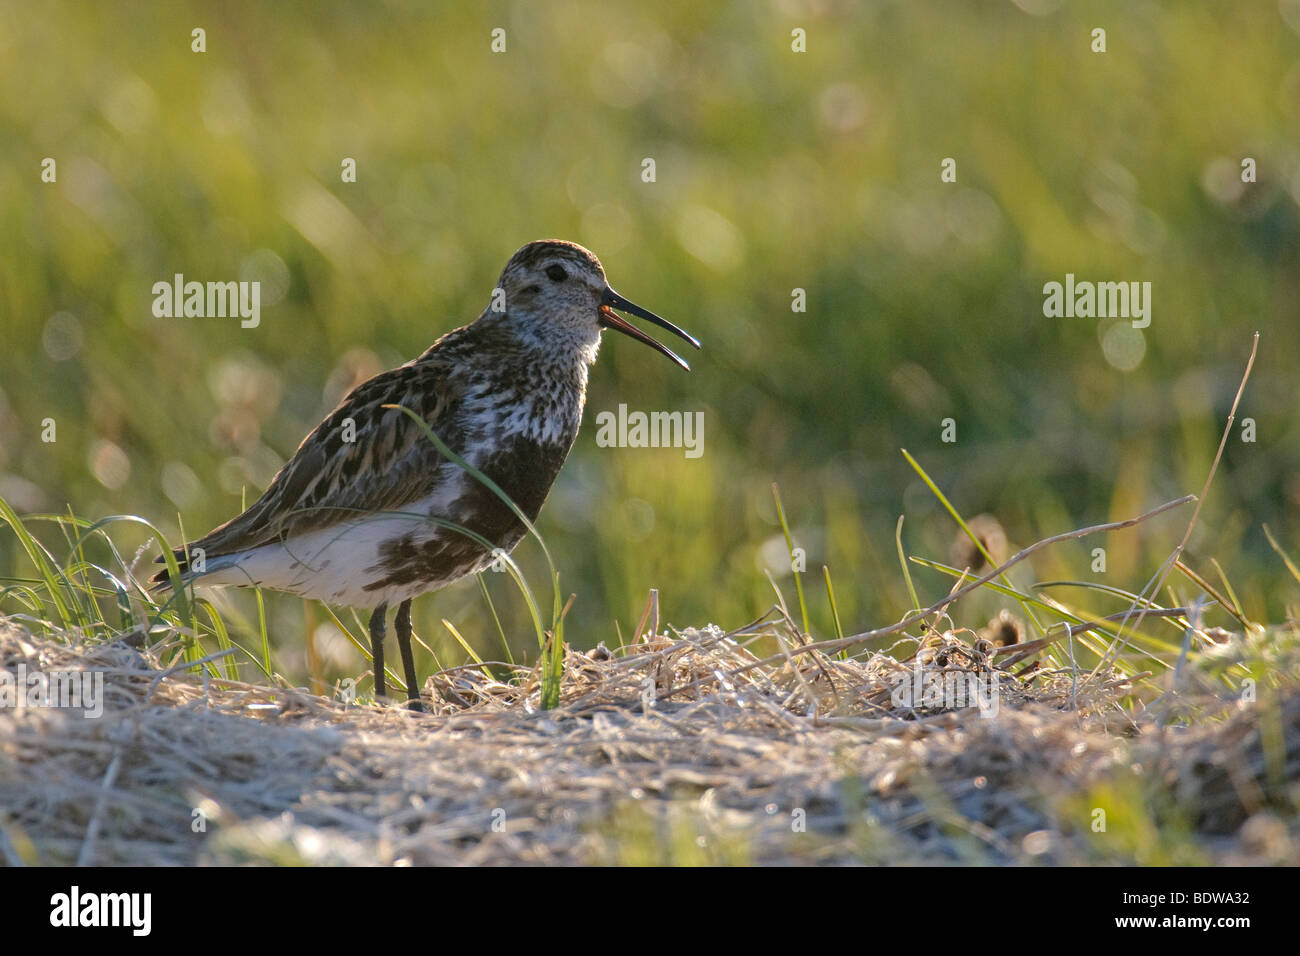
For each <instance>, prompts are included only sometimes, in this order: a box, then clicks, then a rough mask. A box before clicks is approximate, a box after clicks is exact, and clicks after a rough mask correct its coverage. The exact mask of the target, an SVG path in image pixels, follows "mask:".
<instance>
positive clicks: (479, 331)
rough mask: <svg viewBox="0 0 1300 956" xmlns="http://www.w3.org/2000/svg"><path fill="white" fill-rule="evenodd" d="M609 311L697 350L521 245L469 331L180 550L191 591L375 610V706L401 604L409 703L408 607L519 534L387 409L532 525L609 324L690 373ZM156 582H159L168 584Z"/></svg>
mask: <svg viewBox="0 0 1300 956" xmlns="http://www.w3.org/2000/svg"><path fill="white" fill-rule="evenodd" d="M502 303H503V304H504V310H501V309H500V305H501V304H502ZM494 305H495V306H496V307H497V308H496V309H494ZM611 307H616V308H619V309H622V310H624V311H629V312H632V313H633V314H635V315H640V316H641V317H643V318H647V319H649V320H650V321H653V322H655V323H656V324H659V325H661V326H663V327H666V328H669V329H671V330H672V331H674V332H676V333H677V334H679V335H681V336H682V337H683V338H686V339H687V340H688V341H690V342H691V343H692V344H693V345H695V346H696V347H697V348H698V343H697V342H695V340H694V339H692V338H691V337H690V336H688V335H686V333H684V332H681V330H680V329H677V328H676V327H675V326H672V325H671V324H670V323H667V322H665V321H664V320H662V319H660V318H659V317H658V316H655V315H653V314H652V313H649V312H646V311H645V310H644V309H641V308H640V307H638V306H635V305H633V304H632V303H630V302H627V300H625V299H622V298H621V297H620V296H618V295H617V293H615V292H613V290H612V289H610V288H609V286H608V284H607V283H606V282H605V274H604V270H603V269H602V267H601V264H600V262H599V260H598V259H597V258H596V257H595V256H594V255H593V254H592V253H590V252H589V251H587V250H586V249H584V248H582V247H581V246H579V245H576V244H574V243H569V242H561V241H558V240H543V241H539V242H532V243H529V244H528V245H526V246H524V247H523V248H522V249H520V250H519V251H518V252H516V253H515V255H514V256H513V257H512V258H511V259H510V261H509V263H507V265H506V267H505V269H504V270H503V272H502V274H501V279H500V282H499V285H498V290H497V294H494V302H493V303H492V304H489V306H488V308H487V309H485V310H484V312H483V313H482V314H481V315H480V316H479V318H478V319H477V320H476V321H475V322H473V323H472V324H470V325H467V326H464V327H463V328H459V329H456V330H454V331H452V332H449V333H447V334H446V335H444V336H443V337H442V338H440V339H439V340H438V341H437V342H436V343H434V345H433V346H432V347H431V348H430V349H429V350H428V351H426V352H425V353H424V354H423V355H421V356H420V357H419V358H417V359H414V360H413V361H411V362H408V363H406V364H405V365H402V366H400V367H399V368H395V369H392V370H390V371H387V372H383V373H381V374H379V375H376V376H375V377H374V378H372V379H370V380H369V381H367V382H364V383H362V384H361V385H359V386H357V387H356V388H354V389H353V390H352V391H351V392H350V393H349V394H348V395H347V396H346V397H345V398H344V399H343V401H342V402H341V403H340V404H339V406H338V407H337V408H336V409H335V410H334V411H333V412H331V413H330V415H329V416H328V417H327V418H326V419H325V420H324V421H323V422H321V423H320V425H318V426H317V427H316V428H315V429H314V430H313V431H312V433H311V434H310V435H308V436H307V437H306V438H305V439H304V440H303V442H302V444H301V445H299V447H298V450H297V452H296V453H295V454H294V455H293V457H292V458H291V459H290V460H289V462H288V463H287V464H285V466H284V467H283V468H282V469H280V471H279V473H278V474H277V475H276V476H275V478H274V479H273V480H272V482H271V485H270V487H268V488H267V489H266V492H265V493H264V494H263V495H262V496H261V497H260V498H259V499H258V500H257V501H256V502H254V503H253V505H252V506H251V507H249V508H248V510H246V511H245V512H244V513H243V514H241V515H239V516H238V517H235V518H233V519H231V520H230V521H228V522H226V523H225V524H223V525H221V526H220V527H218V528H216V529H214V530H213V531H211V532H209V533H208V534H207V535H205V536H203V537H202V538H200V539H199V540H197V541H195V542H193V543H192V544H190V545H189V546H188V549H177V550H176V552H175V554H176V558H177V560H178V562H179V563H180V566H181V569H182V572H183V575H184V581H185V583H187V584H188V583H196V584H201V585H234V586H258V587H267V588H273V589H277V590H282V591H289V592H292V593H295V594H300V595H302V596H303V597H308V598H315V599H319V600H323V601H328V602H332V603H339V604H346V605H352V606H355V607H365V608H374V609H375V614H374V615H373V616H372V619H371V638H372V643H373V644H374V650H375V653H374V657H375V677H376V690H377V692H378V693H380V694H382V693H383V676H382V674H383V666H382V659H383V658H382V647H383V626H384V611H385V610H386V608H387V607H388V605H390V604H392V603H394V602H397V603H399V605H400V606H399V610H398V618H397V631H398V638H399V644H400V645H401V649H402V654H403V664H404V666H405V668H406V679H407V691H408V695H410V697H411V699H412V700H415V699H417V698H418V694H417V692H416V689H415V675H414V669H413V665H412V664H411V663H410V647H409V641H410V599H411V598H412V597H414V596H416V595H418V594H421V593H423V592H425V591H429V590H432V589H434V588H438V587H442V586H443V585H446V584H449V583H450V582H452V581H455V580H456V579H458V578H461V577H463V576H465V575H467V574H472V573H474V572H476V571H480V570H482V569H483V568H485V567H486V566H487V565H488V564H489V563H491V561H492V560H493V552H492V549H491V548H489V547H485V546H484V544H483V543H481V542H480V541H479V540H478V539H479V538H481V539H486V541H487V542H490V543H491V544H492V545H493V546H494V547H497V548H500V549H502V550H504V551H509V550H511V549H512V548H513V547H514V546H515V545H516V544H518V543H519V541H520V539H521V538H522V537H523V535H524V531H525V529H524V526H523V524H522V523H521V522H520V521H519V520H518V517H517V516H516V515H515V514H514V513H513V512H512V511H511V510H510V508H509V507H508V506H507V505H506V504H505V503H504V502H502V501H501V500H500V499H499V498H498V497H497V496H496V495H495V494H494V493H493V492H492V491H491V490H490V489H489V488H487V487H486V486H485V485H484V484H482V483H481V482H480V481H478V480H477V479H476V478H474V477H473V476H471V475H470V474H469V473H468V472H466V471H465V470H464V469H463V468H461V466H460V465H458V464H456V463H454V462H452V461H450V460H448V459H445V458H443V456H442V455H441V454H440V453H439V452H438V450H437V448H436V447H435V446H434V444H433V443H432V442H431V441H429V439H428V437H427V436H426V435H425V434H424V432H423V430H422V429H421V428H420V426H419V425H418V424H417V423H416V422H414V421H412V420H411V419H410V417H409V416H408V415H407V414H406V413H405V412H402V411H400V410H398V409H395V408H386V407H385V406H390V405H400V406H402V407H404V408H408V409H411V410H412V411H414V412H416V413H417V414H418V415H420V416H421V417H422V418H423V419H424V421H426V422H427V423H428V425H429V427H430V429H431V430H432V431H433V433H434V434H435V435H437V436H438V438H439V439H440V440H441V441H443V442H444V443H445V444H446V445H447V447H448V448H450V449H451V450H452V451H453V452H455V453H456V454H457V455H459V456H460V457H462V458H464V459H465V460H466V461H467V462H468V463H469V464H470V465H472V466H474V467H475V468H477V469H479V470H480V471H482V472H483V473H484V474H485V475H487V477H489V478H491V479H492V480H493V481H494V482H495V483H496V484H498V485H499V486H500V487H501V488H502V490H504V491H505V492H506V494H508V495H509V496H510V498H511V500H513V501H514V502H515V503H516V504H517V505H518V506H519V508H520V510H522V511H523V512H524V514H526V515H527V516H528V517H529V519H530V520H532V519H535V518H536V517H537V514H538V512H539V511H540V510H541V507H542V503H543V502H544V501H545V500H546V496H547V494H548V493H549V491H550V488H551V485H552V483H553V482H554V481H555V478H556V475H558V474H559V471H560V467H561V466H562V465H563V464H564V460H565V458H566V457H567V456H568V453H569V449H570V448H571V447H572V445H573V442H574V439H575V438H576V437H577V434H578V426H579V424H580V423H581V421H582V410H583V406H584V404H585V401H586V391H587V372H588V369H589V367H590V366H591V364H592V363H593V362H594V361H595V360H596V353H597V350H598V348H599V345H600V333H601V330H602V328H606V327H614V328H617V329H619V331H622V332H625V333H627V334H629V335H632V336H633V337H634V338H638V339H640V340H641V341H643V342H646V343H647V344H650V345H653V346H654V347H655V348H657V349H658V350H659V351H661V352H664V353H665V354H667V355H669V357H671V358H673V359H674V360H676V361H677V362H678V363H679V364H682V365H683V366H684V365H685V363H684V362H682V361H681V359H678V358H677V357H676V356H675V355H673V354H672V353H671V352H669V351H668V350H667V349H665V348H664V347H663V346H662V345H659V343H657V342H655V341H654V340H653V339H650V338H649V336H646V335H645V334H644V333H642V332H641V331H640V330H639V329H636V328H635V327H633V326H631V325H630V324H628V323H627V322H626V321H625V320H624V319H622V318H621V317H619V316H617V315H616V314H615V313H614V312H613V311H612V308H611ZM448 522H450V523H454V524H456V525H459V526H461V527H463V528H465V529H467V530H468V531H470V532H472V535H466V534H464V533H463V532H461V531H458V530H456V529H454V528H451V527H448V526H447V523H448ZM200 554H201V555H202V565H200V564H199V561H198V555H200ZM191 559H193V561H194V567H193V568H191V567H190V564H189V561H190V560H191ZM200 568H201V569H200ZM154 581H155V582H156V583H157V584H159V585H160V586H166V585H167V580H166V572H159V573H158V574H157V575H155V577H154Z"/></svg>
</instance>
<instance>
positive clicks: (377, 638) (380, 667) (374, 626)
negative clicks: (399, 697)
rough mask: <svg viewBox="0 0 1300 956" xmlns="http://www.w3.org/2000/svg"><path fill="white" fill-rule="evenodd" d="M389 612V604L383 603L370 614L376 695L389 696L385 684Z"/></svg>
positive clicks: (371, 653)
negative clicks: (385, 654)
mask: <svg viewBox="0 0 1300 956" xmlns="http://www.w3.org/2000/svg"><path fill="white" fill-rule="evenodd" d="M387 613H388V605H387V604H381V605H379V607H377V608H375V609H374V611H372V612H371V614H370V658H371V660H372V661H373V663H374V671H375V696H376V697H387V696H388V688H387V687H386V686H385V685H384V615H385V614H387Z"/></svg>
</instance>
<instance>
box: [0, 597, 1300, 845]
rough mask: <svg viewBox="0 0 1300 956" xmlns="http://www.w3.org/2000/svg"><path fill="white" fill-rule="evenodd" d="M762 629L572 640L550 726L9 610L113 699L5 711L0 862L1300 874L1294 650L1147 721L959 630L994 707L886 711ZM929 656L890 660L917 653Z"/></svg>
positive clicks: (46, 648) (547, 719)
mask: <svg viewBox="0 0 1300 956" xmlns="http://www.w3.org/2000/svg"><path fill="white" fill-rule="evenodd" d="M965 633H967V634H968V633H969V632H965ZM760 637H762V638H764V639H766V640H768V641H770V640H772V638H776V639H778V641H779V642H783V644H784V646H787V647H790V646H794V645H795V644H796V643H797V640H798V639H797V636H796V632H795V631H793V630H792V629H791V628H789V626H788V624H787V623H783V622H781V621H779V620H777V621H767V622H764V623H761V624H759V625H755V626H753V627H751V628H749V629H747V630H745V631H742V632H736V633H733V634H730V635H724V634H722V633H721V632H720V631H718V630H717V629H713V628H707V629H704V630H699V631H696V630H687V631H685V632H683V633H681V634H680V635H678V636H676V637H674V638H670V637H667V636H659V637H654V638H652V639H649V640H643V641H640V642H639V643H637V644H636V645H634V646H632V647H630V648H626V649H622V650H620V651H619V652H617V653H613V654H607V653H605V652H604V651H603V649H602V650H598V651H596V652H593V653H591V654H583V653H579V652H572V651H571V652H570V653H569V654H568V656H567V658H566V674H565V680H564V696H563V701H562V704H561V706H560V707H559V709H558V710H554V711H550V712H546V713H541V712H538V710H537V708H536V703H537V694H538V691H537V688H536V683H535V681H532V682H530V681H529V679H528V677H527V675H526V674H521V675H518V676H519V679H518V680H513V681H510V682H507V683H502V682H500V681H497V680H494V679H492V678H490V677H488V676H486V675H485V674H484V673H483V672H482V671H480V670H478V669H470V668H460V669H454V670H452V671H447V672H444V673H442V674H440V675H437V676H436V677H434V678H432V680H431V682H430V689H432V690H434V692H435V693H436V694H437V699H438V700H439V701H440V703H439V704H438V705H437V708H436V709H437V711H438V712H437V713H436V714H434V715H418V714H410V713H406V712H404V711H402V710H398V709H396V708H390V709H382V708H378V707H373V706H352V707H345V706H343V705H342V704H340V703H336V702H332V701H329V700H326V699H323V698H319V697H315V696H311V695H309V694H307V693H304V692H303V691H301V690H296V689H293V688H287V687H280V688H274V687H266V686H255V685H248V684H240V683H233V682H226V681H217V680H213V679H209V680H206V681H200V680H199V678H198V677H196V676H195V675H193V673H192V672H187V673H174V674H171V675H169V676H165V677H161V678H160V676H159V673H160V672H159V671H158V670H157V667H156V662H157V660H158V650H157V648H156V647H155V648H154V649H153V650H146V651H139V650H136V649H135V648H133V647H132V646H130V645H129V643H127V642H124V641H118V642H114V643H111V644H100V645H93V646H78V645H76V644H75V643H62V642H52V641H46V640H41V639H37V638H34V637H32V636H31V635H30V634H29V633H28V632H26V631H25V630H23V629H21V628H20V627H19V626H18V625H17V624H15V623H14V622H12V621H5V620H3V619H0V665H2V666H3V667H5V668H7V669H9V670H10V671H11V672H13V671H15V669H16V668H17V665H18V664H19V663H25V664H26V666H27V667H28V669H29V670H31V669H40V670H43V671H52V670H61V669H83V668H85V669H99V670H102V671H103V672H104V674H105V678H104V679H105V696H106V698H107V700H106V707H105V712H104V715H103V717H102V718H100V719H85V718H83V717H82V716H81V715H80V713H78V712H73V711H67V710H53V709H24V710H10V709H5V710H2V711H0V807H2V808H3V817H2V818H0V820H2V823H0V850H2V851H3V856H4V858H5V859H6V860H7V861H8V862H10V863H21V862H28V863H31V862H41V863H72V862H76V861H81V862H83V863H95V864H127V863H130V864H192V863H203V862H216V863H231V862H268V863H291V862H310V863H323V864H335V863H337V864H391V863H411V864H474V863H488V864H507V863H537V864H557V863H558V864H573V863H590V862H596V863H615V862H630V863H638V862H640V863H660V862H662V863H692V862H722V863H750V862H752V863H760V862H761V863H812V862H869V863H912V862H927V861H928V862H978V863H1025V862H1035V863H1043V862H1047V863H1070V862H1140V863H1200V862H1216V863H1233V862H1256V863H1258V862H1274V863H1292V864H1294V863H1297V862H1300V850H1298V848H1300V833H1298V831H1297V828H1296V823H1295V816H1294V813H1293V811H1292V809H1291V808H1292V806H1293V797H1294V786H1295V782H1296V781H1297V779H1300V693H1297V682H1296V677H1297V671H1296V668H1295V659H1294V657H1291V658H1290V659H1289V660H1279V661H1277V662H1275V667H1274V669H1273V673H1274V674H1275V675H1276V676H1277V678H1278V679H1277V681H1275V682H1274V689H1273V690H1270V691H1266V692H1262V694H1261V702H1260V703H1257V704H1253V705H1247V706H1241V705H1236V704H1233V703H1229V704H1224V703H1223V702H1222V701H1219V700H1218V699H1217V698H1215V697H1214V694H1213V692H1212V691H1210V690H1208V688H1209V686H1210V683H1209V681H1208V680H1207V681H1204V682H1203V683H1205V687H1202V688H1200V689H1197V687H1196V685H1197V684H1198V683H1202V682H1201V681H1199V680H1197V679H1192V680H1189V681H1187V683H1188V687H1189V688H1190V689H1189V690H1187V692H1186V693H1183V694H1180V695H1179V696H1178V697H1177V698H1174V697H1172V696H1170V695H1166V696H1165V697H1164V698H1162V699H1161V701H1160V702H1159V706H1157V707H1155V708H1150V709H1147V710H1146V711H1145V712H1144V713H1143V714H1142V715H1141V716H1136V715H1133V714H1131V713H1130V712H1129V711H1128V710H1126V709H1125V708H1123V707H1121V706H1120V702H1121V700H1122V698H1123V696H1124V694H1125V690H1126V682H1125V681H1124V680H1123V679H1122V678H1120V677H1119V676H1118V675H1111V677H1110V678H1109V679H1107V680H1104V681H1101V682H1094V683H1092V684H1088V685H1080V690H1079V696H1078V698H1077V699H1075V698H1074V696H1073V694H1072V682H1071V679H1070V675H1069V674H1046V675H1045V674H1042V673H1038V674H1034V675H1033V676H1032V679H1021V678H1017V677H1015V676H1013V675H1012V673H1011V672H1010V670H1004V669H1002V666H1001V665H996V664H992V663H990V661H989V660H988V659H987V658H985V657H983V656H982V655H980V654H979V653H977V652H976V651H974V650H972V646H971V645H970V644H969V643H967V642H966V641H964V640H961V639H960V637H959V636H958V635H954V634H946V635H944V636H942V637H934V638H931V639H930V643H929V644H928V645H927V646H924V647H921V648H920V654H919V658H920V660H921V661H922V662H923V663H922V666H923V669H924V671H925V672H926V673H929V672H930V671H931V670H934V669H937V668H941V666H942V668H947V669H948V670H950V671H954V672H972V673H983V674H985V675H987V674H988V673H989V672H990V668H991V667H995V668H996V669H998V671H999V674H1000V687H1001V695H1000V698H999V703H1000V706H999V709H998V712H997V714H996V716H994V717H991V718H986V717H981V716H980V714H979V711H978V710H976V709H973V708H966V709H962V710H949V711H942V710H940V711H939V712H935V713H931V712H926V711H924V710H912V709H909V708H901V707H898V706H896V705H895V704H894V703H893V702H892V701H891V698H890V693H889V691H890V689H891V688H892V687H893V686H894V684H895V682H896V681H897V678H898V676H899V674H900V673H902V672H904V671H905V670H906V668H907V667H909V666H911V664H907V665H904V664H900V663H899V661H898V660H897V659H895V657H891V656H889V655H886V654H881V653H875V654H871V655H869V656H867V657H865V659H862V660H838V659H831V658H827V657H824V656H821V655H818V654H815V653H811V654H805V655H802V656H800V657H798V658H795V659H792V660H790V661H787V662H785V663H782V664H778V665H765V666H758V667H755V666H752V665H753V664H755V662H756V661H758V658H757V657H756V656H755V655H753V654H752V653H751V652H750V651H749V650H747V649H746V644H748V643H749V642H751V641H753V640H755V639H758V638H760ZM1234 640H1236V641H1238V642H1240V641H1241V640H1242V639H1241V638H1234ZM945 647H946V653H945ZM916 649H917V642H916V641H915V640H912V639H910V638H904V640H903V642H902V643H901V644H900V645H899V646H898V647H896V648H895V649H894V653H895V655H897V656H898V657H903V658H907V657H909V656H911V657H912V662H913V663H915V660H916V655H915V651H916ZM900 651H901V652H902V653H899V652H900ZM909 651H910V652H912V653H910V654H909ZM1084 686H1086V687H1088V688H1089V689H1088V690H1087V691H1086V693H1085V692H1084V691H1083V689H1082V688H1083V687H1084ZM652 687H653V692H652V691H651V690H650V688H652ZM1171 708H1175V710H1173V711H1171ZM1171 713H1172V714H1173V716H1174V717H1175V718H1177V717H1178V714H1179V713H1195V714H1196V719H1195V720H1194V721H1192V722H1190V723H1188V722H1185V721H1180V720H1179V719H1170V714H1171ZM1161 715H1164V717H1165V720H1166V721H1167V722H1168V727H1167V728H1166V729H1163V730H1161V729H1160V728H1159V718H1160V716H1161ZM1097 808H1101V809H1103V810H1105V812H1106V815H1107V827H1106V831H1105V832H1094V830H1093V826H1092V824H1093V820H1094V818H1095V810H1096V809H1097ZM204 819H206V824H205V825H204V824H203V822H202V821H203V820H204ZM196 821H199V822H196ZM801 823H802V826H801V825H800V824H801Z"/></svg>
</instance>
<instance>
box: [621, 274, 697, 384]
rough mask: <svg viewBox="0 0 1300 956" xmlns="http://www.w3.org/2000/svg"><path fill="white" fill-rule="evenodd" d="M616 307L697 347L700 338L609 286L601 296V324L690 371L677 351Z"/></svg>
mask: <svg viewBox="0 0 1300 956" xmlns="http://www.w3.org/2000/svg"><path fill="white" fill-rule="evenodd" d="M615 309H619V310H620V311H623V312H627V313H629V314H631V315H635V316H638V317H640V318H642V319H645V320H646V321H647V322H653V323H654V324H655V325H657V326H659V327H660V328H661V329H667V330H668V331H669V332H672V333H673V334H674V335H680V336H681V337H682V338H684V339H685V340H686V341H687V342H690V343H691V344H692V345H694V346H695V347H696V348H697V349H698V348H699V347H700V340H699V339H697V338H696V337H695V336H693V335H691V334H690V333H689V332H683V331H682V330H681V329H679V328H678V327H677V326H675V325H673V324H672V323H671V322H669V321H668V320H667V319H661V318H659V316H657V315H655V314H654V313H653V312H651V311H650V310H649V309H643V308H641V306H639V305H636V304H635V303H633V302H629V301H627V299H625V298H623V297H622V296H621V295H619V294H618V293H617V292H615V291H614V290H613V289H611V288H610V287H609V286H605V294H604V295H603V296H602V297H601V300H600V324H601V325H603V326H604V327H605V328H607V329H618V331H620V332H622V333H623V334H624V335H630V336H632V338H634V339H636V340H637V341H638V342H644V343H645V344H646V345H648V346H650V347H651V348H652V349H654V350H655V351H657V352H662V353H663V354H664V355H667V356H668V357H669V358H670V359H672V360H673V361H674V362H676V363H677V364H678V365H680V366H681V367H682V368H684V369H686V371H688V372H689V371H690V370H691V367H690V366H689V365H687V364H686V362H685V361H683V360H682V358H681V357H680V356H679V355H677V353H676V352H674V351H673V350H672V349H670V348H668V347H667V346H666V345H661V344H660V343H659V342H656V341H655V340H654V339H652V338H651V337H650V336H648V335H646V334H645V333H644V332H642V331H641V330H640V329H638V328H637V327H636V326H635V325H633V324H632V323H631V322H629V321H628V320H627V319H625V318H623V316H621V315H619V314H618V312H615V311H614V310H615Z"/></svg>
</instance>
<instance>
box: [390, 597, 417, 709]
mask: <svg viewBox="0 0 1300 956" xmlns="http://www.w3.org/2000/svg"><path fill="white" fill-rule="evenodd" d="M393 626H394V627H395V628H396V630H397V649H398V650H399V651H401V653H402V670H403V671H404V672H405V674H406V700H407V705H406V706H407V707H409V708H410V709H411V710H424V705H423V704H422V703H420V683H419V681H418V680H417V679H416V676H415V655H414V654H413V653H412V652H411V601H410V599H409V598H408V599H407V600H405V601H403V602H402V603H401V604H399V605H397V617H396V618H395V619H394V621H393Z"/></svg>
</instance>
